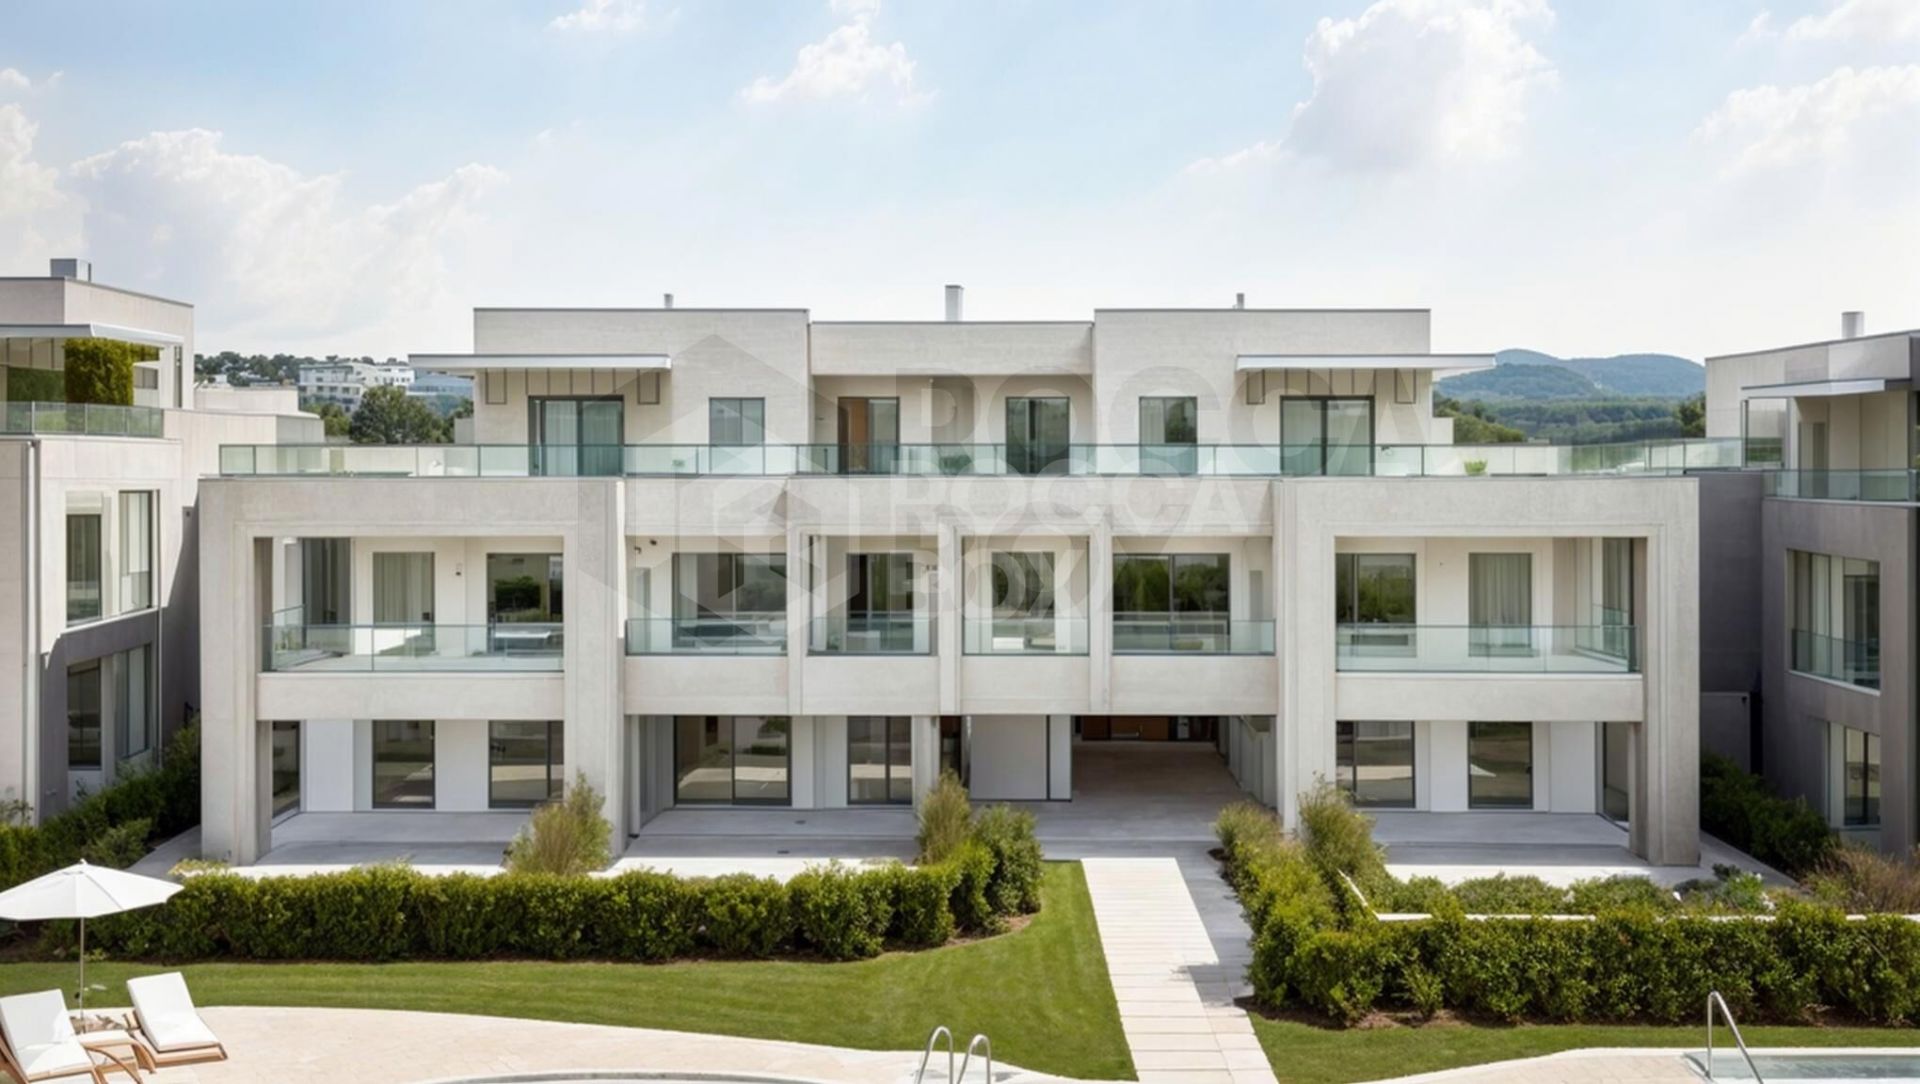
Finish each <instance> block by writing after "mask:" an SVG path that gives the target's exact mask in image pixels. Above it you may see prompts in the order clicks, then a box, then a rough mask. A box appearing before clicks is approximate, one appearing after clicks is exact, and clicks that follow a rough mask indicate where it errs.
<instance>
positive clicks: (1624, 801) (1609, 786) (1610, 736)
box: [1600, 723, 1633, 824]
mask: <svg viewBox="0 0 1920 1084" xmlns="http://www.w3.org/2000/svg"><path fill="white" fill-rule="evenodd" d="M1600 812H1601V813H1603V814H1605V815H1606V817H1607V818H1608V819H1609V820H1614V821H1618V822H1620V823H1622V824H1625V823H1626V822H1627V821H1628V820H1629V819H1631V818H1632V815H1633V724H1632V723H1601V724H1600Z"/></svg>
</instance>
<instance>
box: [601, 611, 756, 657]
mask: <svg viewBox="0 0 1920 1084" xmlns="http://www.w3.org/2000/svg"><path fill="white" fill-rule="evenodd" d="M786 652H787V615H786V614H784V613H742V614H732V615H728V616H725V617H718V616H715V617H636V618H633V619H632V620H629V621H628V622H627V654H629V655H784V654H786Z"/></svg>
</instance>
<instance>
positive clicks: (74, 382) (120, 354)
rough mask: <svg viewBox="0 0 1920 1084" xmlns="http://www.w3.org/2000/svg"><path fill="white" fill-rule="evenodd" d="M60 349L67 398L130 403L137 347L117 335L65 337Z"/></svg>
mask: <svg viewBox="0 0 1920 1084" xmlns="http://www.w3.org/2000/svg"><path fill="white" fill-rule="evenodd" d="M62 352H63V353H64V354H65V356H66V360H65V363H64V367H65V369H66V374H67V375H66V380H67V388H66V391H67V402H69V403H112V404H117V405H120V406H131V405H133V363H134V362H135V361H136V360H138V359H139V358H140V356H141V351H140V348H139V347H136V346H134V345H133V344H131V343H123V342H120V341H118V340H117V339H68V340H66V342H65V343H64V344H63V348H62Z"/></svg>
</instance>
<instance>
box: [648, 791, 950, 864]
mask: <svg viewBox="0 0 1920 1084" xmlns="http://www.w3.org/2000/svg"><path fill="white" fill-rule="evenodd" d="M917 828H918V822H917V821H916V820H915V819H914V814H913V810H912V809H911V808H907V807H892V806H887V807H880V808H874V809H669V810H667V811H666V812H664V813H662V814H660V815H659V816H657V817H655V818H654V819H653V820H650V821H648V822H647V823H646V824H645V825H644V826H642V827H641V829H640V832H639V834H638V835H637V836H635V837H634V838H633V839H631V840H629V841H628V843H627V848H626V850H625V851H623V852H622V853H621V856H620V858H619V860H617V861H616V862H614V864H613V868H614V870H616V871H624V870H629V869H657V870H662V871H664V872H668V873H677V874H679V875H681V876H683V877H712V876H718V875H720V874H723V873H751V874H754V875H755V876H760V877H778V878H780V879H781V880H783V881H784V880H786V879H788V878H790V877H792V876H793V875H794V874H796V873H799V872H800V871H801V870H803V869H805V868H806V867H808V866H810V865H821V864H824V863H826V862H831V861H841V862H848V863H852V864H855V865H860V864H866V863H878V862H887V861H892V860H894V859H899V860H900V861H903V862H906V861H912V859H913V856H914V853H915V845H914V833H915V832H916V830H917Z"/></svg>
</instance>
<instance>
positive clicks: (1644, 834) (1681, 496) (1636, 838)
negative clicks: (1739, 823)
mask: <svg viewBox="0 0 1920 1084" xmlns="http://www.w3.org/2000/svg"><path fill="white" fill-rule="evenodd" d="M1684 481H1685V482H1686V485H1685V486H1684V487H1675V488H1674V489H1672V490H1669V491H1668V492H1666V493H1663V494H1662V497H1663V499H1666V500H1669V501H1671V502H1673V505H1674V507H1673V508H1672V509H1671V511H1670V515H1669V517H1666V518H1667V521H1668V522H1669V523H1674V524H1677V525H1678V526H1673V527H1667V528H1664V529H1662V530H1659V531H1657V532H1656V533H1654V534H1653V535H1652V536H1651V537H1648V538H1645V539H1642V540H1639V541H1636V543H1635V544H1634V564H1635V566H1636V568H1637V569H1644V570H1645V573H1646V574H1645V575H1644V576H1637V577H1635V583H1634V589H1635V592H1636V594H1640V597H1639V598H1637V599H1635V604H1636V607H1637V609H1636V612H1637V613H1638V614H1640V615H1642V616H1641V617H1640V624H1641V626H1642V628H1641V644H1642V660H1643V661H1642V667H1643V669H1644V672H1645V678H1644V680H1645V683H1646V695H1647V699H1646V719H1645V721H1644V722H1642V723H1641V724H1640V725H1639V726H1638V727H1636V728H1635V734H1634V743H1633V760H1634V784H1635V785H1634V793H1633V801H1632V810H1631V814H1630V820H1631V822H1632V827H1631V829H1630V832H1629V837H1628V843H1629V845H1630V846H1631V847H1632V848H1633V852H1634V853H1635V854H1637V855H1639V856H1640V857H1642V858H1644V859H1646V860H1647V861H1648V862H1651V863H1653V864H1655V865H1660V866H1688V865H1696V864H1698V863H1699V861H1700V611H1699V600H1700V582H1699V568H1698V565H1697V563H1696V561H1695V559H1694V555H1697V554H1698V553H1699V538H1698V531H1699V519H1698V514H1697V509H1698V505H1697V502H1696V501H1695V493H1694V486H1695V483H1694V480H1693V479H1690V478H1689V479H1685V480H1684ZM1643 582H1644V583H1645V587H1644V588H1642V587H1641V584H1642V583H1643ZM1642 592H1644V593H1642Z"/></svg>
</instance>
